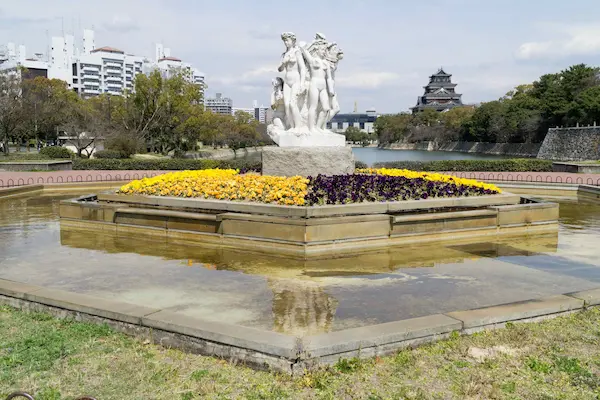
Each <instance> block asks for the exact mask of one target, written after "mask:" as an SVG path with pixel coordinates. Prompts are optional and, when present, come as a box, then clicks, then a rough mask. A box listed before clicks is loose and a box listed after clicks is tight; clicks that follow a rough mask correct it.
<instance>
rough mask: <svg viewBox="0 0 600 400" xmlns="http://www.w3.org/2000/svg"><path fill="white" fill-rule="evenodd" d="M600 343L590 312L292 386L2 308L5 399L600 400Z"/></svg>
mask: <svg viewBox="0 0 600 400" xmlns="http://www.w3.org/2000/svg"><path fill="white" fill-rule="evenodd" d="M599 344H600V311H598V310H588V311H584V312H581V313H577V314H573V315H570V316H567V317H561V318H558V319H554V320H550V321H546V322H543V323H538V324H517V325H510V326H509V327H508V328H507V329H504V330H498V331H495V332H487V333H481V334H477V335H474V336H466V337H459V336H456V337H453V338H452V339H450V340H446V341H442V342H439V343H436V344H432V345H428V346H424V347H420V348H418V349H415V350H404V351H402V352H400V353H398V354H397V355H395V356H390V357H383V358H377V359H374V360H368V361H358V360H345V361H343V362H339V363H338V364H337V365H336V366H335V367H332V368H328V369H324V370H322V371H318V372H313V373H311V374H309V375H306V376H303V377H296V378H290V377H289V376H284V375H276V374H270V373H267V372H256V371H253V370H251V369H248V368H245V367H242V366H235V365H232V364H229V363H227V362H225V361H222V360H218V359H215V358H211V357H201V356H196V355H191V354H185V353H182V352H179V351H176V350H168V349H164V348H162V347H159V346H155V345H152V344H149V343H144V342H142V341H140V340H136V339H132V338H130V337H127V336H125V335H122V334H118V333H114V332H113V331H111V329H109V328H108V327H105V326H96V325H90V324H83V323H76V322H72V321H66V320H57V319H54V318H53V317H50V316H48V315H45V314H29V313H24V312H20V311H16V310H14V309H12V308H8V307H0V399H4V397H5V396H6V395H7V394H8V393H9V392H11V391H13V390H17V389H19V390H25V391H29V392H32V393H34V394H35V398H36V400H44V399H45V400H50V399H51V400H57V399H72V398H75V396H77V395H83V394H87V395H92V396H94V397H96V398H98V399H99V400H100V399H101V400H108V399H119V400H121V399H197V398H215V399H231V398H243V399H280V398H290V399H305V398H308V399H311V398H323V399H350V398H352V399H354V398H359V399H454V398H455V399H528V400H529V399H578V400H582V399H597V398H599V396H600V377H599V376H598V373H599V372H600V346H599Z"/></svg>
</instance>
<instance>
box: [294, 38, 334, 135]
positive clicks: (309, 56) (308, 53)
mask: <svg viewBox="0 0 600 400" xmlns="http://www.w3.org/2000/svg"><path fill="white" fill-rule="evenodd" d="M300 49H301V50H302V53H303V54H304V57H305V58H306V60H307V65H308V69H309V71H310V84H309V87H308V118H307V119H308V121H307V125H308V130H309V132H311V133H313V132H318V131H320V130H322V128H321V127H322V126H325V124H326V123H327V116H328V114H329V111H330V110H331V104H330V97H333V96H334V95H335V88H334V81H333V78H332V75H331V68H330V65H329V63H328V62H327V61H326V60H325V56H326V51H327V46H326V42H325V43H324V40H323V39H322V38H319V37H318V38H317V39H316V40H315V41H314V42H313V43H311V44H310V45H309V46H308V48H306V49H305V48H304V47H301V48H300Z"/></svg>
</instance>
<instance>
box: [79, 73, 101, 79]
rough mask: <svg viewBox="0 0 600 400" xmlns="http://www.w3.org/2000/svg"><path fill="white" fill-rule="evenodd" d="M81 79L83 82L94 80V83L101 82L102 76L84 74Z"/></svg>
mask: <svg viewBox="0 0 600 400" xmlns="http://www.w3.org/2000/svg"><path fill="white" fill-rule="evenodd" d="M81 79H82V80H88V79H91V80H94V81H99V80H100V75H98V74H89V73H83V74H82V75H81Z"/></svg>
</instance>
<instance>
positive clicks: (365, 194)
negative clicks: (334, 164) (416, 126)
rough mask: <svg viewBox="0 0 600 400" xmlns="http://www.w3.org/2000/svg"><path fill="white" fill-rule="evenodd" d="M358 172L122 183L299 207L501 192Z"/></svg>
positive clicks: (418, 175)
mask: <svg viewBox="0 0 600 400" xmlns="http://www.w3.org/2000/svg"><path fill="white" fill-rule="evenodd" d="M357 172H358V173H356V174H353V175H336V176H323V175H319V176H317V177H311V178H302V177H298V176H296V177H289V178H286V177H278V176H262V175H258V174H245V175H240V174H239V172H238V171H237V170H232V169H229V170H220V169H208V170H200V171H182V172H171V173H168V174H163V175H159V176H156V177H153V178H144V179H141V180H136V181H133V182H131V183H128V184H126V185H124V186H123V187H121V188H120V189H119V193H121V194H139V195H152V196H176V197H197V198H204V199H218V200H241V201H254V202H261V203H273V204H282V205H297V206H303V205H321V204H349V203H360V202H379V201H399V200H418V199H427V198H431V197H465V196H480V195H489V194H496V193H500V189H498V188H497V187H496V186H494V185H489V184H486V183H483V182H478V181H475V180H472V179H461V178H456V177H452V176H449V175H442V174H431V173H423V172H415V171H408V170H397V169H362V170H358V171H357Z"/></svg>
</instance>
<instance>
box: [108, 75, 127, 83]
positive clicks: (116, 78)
mask: <svg viewBox="0 0 600 400" xmlns="http://www.w3.org/2000/svg"><path fill="white" fill-rule="evenodd" d="M104 80H105V81H107V82H123V77H122V76H121V75H105V76H104Z"/></svg>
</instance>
